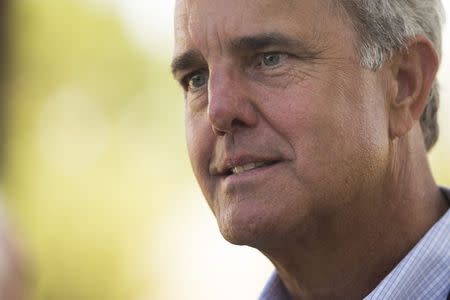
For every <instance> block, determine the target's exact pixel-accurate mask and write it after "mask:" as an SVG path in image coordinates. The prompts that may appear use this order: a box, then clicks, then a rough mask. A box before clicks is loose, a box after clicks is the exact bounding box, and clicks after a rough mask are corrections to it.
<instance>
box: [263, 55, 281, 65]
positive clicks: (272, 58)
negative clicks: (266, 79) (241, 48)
mask: <svg viewBox="0 0 450 300" xmlns="http://www.w3.org/2000/svg"><path fill="white" fill-rule="evenodd" d="M281 58H282V54H280V53H264V54H263V55H262V59H261V60H262V64H263V65H264V66H266V67H274V66H276V65H278V64H280V62H281Z"/></svg>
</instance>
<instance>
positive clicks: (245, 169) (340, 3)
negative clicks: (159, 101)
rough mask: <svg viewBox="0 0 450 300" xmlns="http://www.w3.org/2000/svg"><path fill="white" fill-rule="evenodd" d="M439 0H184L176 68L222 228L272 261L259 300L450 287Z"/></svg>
mask: <svg viewBox="0 0 450 300" xmlns="http://www.w3.org/2000/svg"><path fill="white" fill-rule="evenodd" d="M441 13H442V10H441V6H440V3H439V2H438V0H405V1H396V0H378V1H376V0H295V1H293V0H277V1H274V0H178V1H177V4H176V13H175V41H176V43H175V58H174V61H173V64H172V70H173V74H174V76H175V78H176V79H177V80H178V81H179V82H180V84H181V85H182V87H183V88H184V91H185V111H186V137H187V144H188V150H189V156H190V159H191V163H192V167H193V171H194V174H195V176H196V178H197V180H198V182H199V184H200V187H201V189H202V191H203V194H204V196H205V198H206V200H207V201H208V204H209V206H210V208H211V210H212V211H213V213H214V215H215V216H216V219H217V223H218V225H219V228H220V231H221V233H222V235H223V236H224V238H225V239H227V240H228V241H229V242H231V243H234V244H237V245H248V246H251V247H254V248H256V249H258V250H259V251H261V252H262V253H263V254H264V255H265V256H267V257H268V258H269V259H270V260H271V261H272V262H273V264H274V266H275V268H276V272H275V273H274V275H273V277H272V278H271V280H270V282H269V283H268V285H267V286H266V289H265V290H264V292H263V294H262V295H261V299H363V298H366V299H445V298H446V297H447V295H448V293H449V290H450V251H449V249H450V213H449V212H448V208H449V199H450V197H449V196H450V193H449V192H448V191H447V192H445V191H444V190H440V189H439V187H437V186H436V184H435V182H434V180H433V177H432V174H431V172H430V168H429V165H428V161H427V150H429V149H430V148H431V147H432V146H433V144H434V143H435V142H436V139H437V136H438V127H437V123H436V122H437V121H436V110H437V105H438V90H437V88H436V82H435V77H436V72H437V70H438V65H439V59H440V44H441V24H440V22H441Z"/></svg>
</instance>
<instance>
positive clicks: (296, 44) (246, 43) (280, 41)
mask: <svg viewBox="0 0 450 300" xmlns="http://www.w3.org/2000/svg"><path fill="white" fill-rule="evenodd" d="M230 44H231V47H230V48H231V50H233V51H235V52H243V51H246V52H252V51H258V50H262V49H266V48H268V47H281V48H290V49H298V50H306V49H309V48H310V47H309V46H307V45H306V43H305V42H304V41H302V40H300V39H293V38H290V37H288V36H285V35H283V34H281V33H278V32H271V33H262V34H257V35H253V36H244V37H240V38H237V39H234V40H232V41H231V43H230Z"/></svg>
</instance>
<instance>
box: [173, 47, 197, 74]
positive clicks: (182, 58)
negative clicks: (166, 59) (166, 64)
mask: <svg viewBox="0 0 450 300" xmlns="http://www.w3.org/2000/svg"><path fill="white" fill-rule="evenodd" d="M200 64H204V59H203V56H202V54H201V53H200V51H198V50H194V49H192V50H188V51H186V52H184V53H183V54H181V55H179V56H177V57H175V58H174V59H173V61H172V64H171V69H172V74H173V75H175V74H176V73H177V72H180V71H183V70H188V69H191V68H193V67H195V66H198V65H200Z"/></svg>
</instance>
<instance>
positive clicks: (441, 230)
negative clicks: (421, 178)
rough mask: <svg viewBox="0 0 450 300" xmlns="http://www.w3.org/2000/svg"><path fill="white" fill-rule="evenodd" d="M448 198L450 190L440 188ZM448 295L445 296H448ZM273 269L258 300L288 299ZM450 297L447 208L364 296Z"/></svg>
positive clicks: (370, 299) (372, 299)
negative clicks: (392, 268)
mask: <svg viewBox="0 0 450 300" xmlns="http://www.w3.org/2000/svg"><path fill="white" fill-rule="evenodd" d="M443 192H444V193H445V195H446V197H447V199H448V200H449V202H450V190H443ZM447 297H448V298H447ZM289 299H290V297H289V294H288V292H287V290H286V288H285V286H284V285H283V282H282V281H281V279H280V278H279V277H278V275H277V273H276V272H274V273H273V274H272V276H271V278H270V279H269V281H268V283H267V284H266V286H265V288H264V290H263V292H262V294H261V295H260V297H259V300H289ZM380 299H427V300H445V299H450V210H448V211H447V213H446V214H445V215H444V216H443V217H441V219H440V220H439V221H438V222H437V223H436V224H434V225H433V227H431V229H430V230H429V231H428V232H427V233H426V234H425V236H424V237H423V238H422V239H421V240H420V241H419V243H418V244H417V245H416V246H414V248H413V249H412V250H411V251H410V252H409V253H408V254H407V255H406V256H405V257H404V258H403V259H402V261H401V262H400V263H399V264H398V265H397V266H396V267H395V268H394V270H393V271H392V272H391V273H389V275H387V276H386V277H385V278H384V279H383V280H382V281H381V283H380V284H379V285H378V286H377V287H376V288H375V289H374V290H373V291H372V292H371V293H370V294H369V295H368V296H366V297H365V298H364V300H380Z"/></svg>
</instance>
